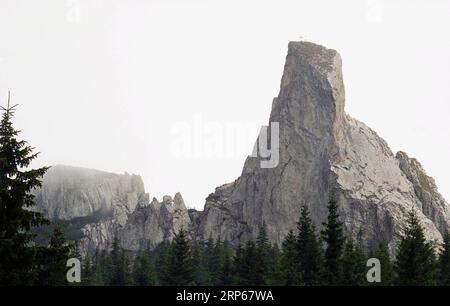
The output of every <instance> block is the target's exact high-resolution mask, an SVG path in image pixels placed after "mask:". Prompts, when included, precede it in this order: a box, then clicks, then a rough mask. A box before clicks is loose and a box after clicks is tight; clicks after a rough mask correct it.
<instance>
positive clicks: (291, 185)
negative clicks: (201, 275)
mask: <svg viewBox="0 0 450 306" xmlns="http://www.w3.org/2000/svg"><path fill="white" fill-rule="evenodd" d="M344 106H345V93H344V85H343V78H342V70H341V58H340V56H339V54H338V53H337V52H336V51H334V50H330V49H326V48H324V47H322V46H318V45H315V44H312V43H309V42H291V43H290V44H289V48H288V55H287V57H286V64H285V67H284V74H283V77H282V81H281V86H280V92H279V95H278V97H277V98H275V99H274V102H273V107H272V113H271V115H270V122H279V125H280V162H279V165H278V166H277V167H276V168H272V169H270V168H269V169H262V168H261V167H260V163H259V159H258V158H251V157H249V158H248V159H247V160H246V162H245V165H244V169H243V171H242V175H241V177H239V178H238V179H237V180H236V181H235V182H233V183H231V184H228V185H224V186H221V187H219V188H217V189H216V191H215V193H214V194H212V195H210V196H209V197H208V198H207V200H206V204H205V211H204V213H203V214H202V216H201V217H200V219H199V225H198V229H197V235H198V236H199V237H202V238H205V237H208V236H209V235H212V236H213V237H214V238H219V237H220V238H221V239H229V240H231V241H233V242H242V241H244V240H246V239H248V238H249V237H254V236H255V235H256V234H257V232H258V229H259V227H260V226H262V225H263V223H265V224H266V226H267V230H268V234H269V237H270V239H271V240H272V241H273V242H276V243H278V244H280V243H281V241H282V239H283V237H284V236H285V235H286V234H287V232H288V231H289V230H290V229H292V228H294V227H295V223H296V221H297V219H298V217H299V214H300V208H301V206H302V205H308V206H309V208H310V210H311V213H312V218H313V220H314V222H315V223H316V225H317V226H318V227H319V228H320V226H321V222H323V221H324V220H325V218H326V216H327V208H326V206H327V202H328V199H329V197H330V194H331V193H333V194H334V195H335V196H336V198H337V199H338V202H339V204H340V210H341V215H342V218H343V220H344V221H345V231H346V234H347V235H348V236H351V237H353V238H355V239H362V240H363V241H365V242H367V244H368V245H369V246H371V245H373V244H375V243H377V242H378V241H380V240H385V241H387V242H389V244H390V246H391V248H392V249H393V247H394V245H395V243H396V241H397V239H398V237H399V234H400V233H401V228H402V227H403V226H404V224H405V218H406V216H407V212H408V211H409V210H411V209H412V208H413V207H415V208H417V210H418V214H419V217H420V220H421V221H422V224H423V225H424V226H425V228H426V235H427V237H428V238H429V239H430V240H433V241H439V240H441V232H443V231H444V230H445V229H448V228H449V222H450V218H449V206H448V204H447V203H446V202H445V201H444V199H442V197H441V196H440V195H438V193H437V190H436V186H435V185H434V182H433V181H432V179H431V178H429V177H426V176H425V174H424V172H423V170H422V168H421V167H420V166H417V164H416V163H415V162H413V161H411V160H410V159H408V158H407V157H403V155H402V154H399V156H398V157H397V158H396V157H395V156H394V155H393V153H392V152H391V150H390V149H389V147H388V146H387V144H386V142H385V141H384V140H383V139H381V138H380V137H379V136H378V135H377V134H376V133H375V132H374V131H372V130H371V129H370V128H368V127H367V126H366V125H364V124H363V123H361V122H359V121H357V120H355V119H353V118H351V117H350V116H348V115H347V114H345V112H344ZM424 177H425V179H424Z"/></svg>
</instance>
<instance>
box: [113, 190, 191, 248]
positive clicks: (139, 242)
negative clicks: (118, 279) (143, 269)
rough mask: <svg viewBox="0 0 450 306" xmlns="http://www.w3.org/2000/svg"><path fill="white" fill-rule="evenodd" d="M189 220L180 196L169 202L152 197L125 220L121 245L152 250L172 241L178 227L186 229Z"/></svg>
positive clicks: (166, 197) (188, 226)
mask: <svg viewBox="0 0 450 306" xmlns="http://www.w3.org/2000/svg"><path fill="white" fill-rule="evenodd" d="M190 224H191V219H190V217H189V213H188V210H187V208H186V205H185V204H184V201H183V198H182V197H181V194H179V193H177V194H175V197H174V198H173V199H172V198H171V197H170V196H164V198H163V201H162V202H158V201H157V200H156V199H155V198H154V199H153V201H152V202H151V203H150V204H149V205H147V206H139V207H137V208H136V210H135V211H134V212H133V213H132V214H131V215H130V217H129V218H128V222H127V223H126V225H125V227H124V229H123V231H122V233H121V237H122V241H123V246H124V247H125V248H126V249H128V250H138V249H139V248H146V247H154V246H155V245H157V244H158V243H160V242H162V241H164V240H172V238H173V237H174V235H175V233H177V232H178V231H179V230H180V229H181V228H183V229H184V230H189V228H190Z"/></svg>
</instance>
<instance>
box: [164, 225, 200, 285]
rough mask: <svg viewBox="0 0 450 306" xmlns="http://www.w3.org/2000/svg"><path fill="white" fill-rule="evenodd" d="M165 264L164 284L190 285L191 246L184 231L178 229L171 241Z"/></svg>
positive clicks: (191, 277) (191, 270)
mask: <svg viewBox="0 0 450 306" xmlns="http://www.w3.org/2000/svg"><path fill="white" fill-rule="evenodd" d="M167 264H168V266H167V275H166V284H167V285H171V286H188V285H192V283H193V280H194V271H193V268H192V259H191V248H190V245H189V240H188V237H187V234H186V232H185V231H184V230H183V229H180V231H179V232H178V234H176V235H175V238H174V239H173V241H172V245H171V247H170V252H169V258H168V263H167Z"/></svg>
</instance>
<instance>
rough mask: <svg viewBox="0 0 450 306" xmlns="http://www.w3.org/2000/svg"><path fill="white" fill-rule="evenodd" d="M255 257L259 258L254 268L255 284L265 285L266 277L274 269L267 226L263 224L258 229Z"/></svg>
mask: <svg viewBox="0 0 450 306" xmlns="http://www.w3.org/2000/svg"><path fill="white" fill-rule="evenodd" d="M256 247H257V250H256V252H257V257H258V258H259V265H258V266H257V267H256V271H255V277H256V283H257V284H259V285H266V283H267V277H268V275H270V274H271V273H272V270H273V269H274V264H275V263H274V261H273V258H271V256H270V252H271V245H270V242H269V237H268V236H267V226H266V224H265V223H263V225H262V226H261V227H260V228H259V233H258V237H257V238H256Z"/></svg>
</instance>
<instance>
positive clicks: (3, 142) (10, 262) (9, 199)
mask: <svg viewBox="0 0 450 306" xmlns="http://www.w3.org/2000/svg"><path fill="white" fill-rule="evenodd" d="M1 110H2V118H1V121H0V286H4V285H65V284H67V282H66V272H67V267H66V262H67V259H69V258H71V257H79V258H81V256H79V254H78V252H77V248H76V247H75V245H74V244H73V243H72V242H68V241H67V240H66V238H65V237H64V234H63V232H62V231H61V229H60V228H59V226H58V225H54V229H53V234H52V236H51V238H50V240H49V242H48V243H46V244H45V245H39V244H37V243H35V234H33V231H32V228H33V227H39V226H42V225H48V224H50V221H49V220H48V219H46V218H45V217H44V216H43V215H42V214H40V213H38V212H35V211H33V206H34V205H35V203H34V196H33V195H32V194H31V190H32V189H33V188H38V187H40V186H41V181H40V179H41V177H42V176H43V175H44V173H45V172H46V171H47V169H48V168H47V167H42V168H38V169H32V170H27V168H28V166H29V165H30V163H31V162H32V161H33V160H34V159H36V157H37V156H38V153H34V152H33V151H34V148H32V147H30V146H28V145H27V143H26V142H25V141H23V140H19V139H18V134H19V131H17V130H15V129H14V128H13V126H12V117H13V115H14V111H15V106H10V105H9V99H8V106H7V107H6V108H4V107H1ZM394 253H395V254H397V255H396V257H395V259H392V258H391V257H390V252H389V250H388V247H387V245H386V244H385V243H380V244H379V246H378V247H377V248H376V249H375V250H367V249H366V248H364V247H363V245H362V244H361V243H360V242H355V241H353V240H351V239H348V238H345V237H344V233H343V224H342V221H341V220H340V218H339V214H338V206H337V203H336V201H335V200H334V199H331V200H330V202H329V205H328V217H327V220H326V222H325V223H324V224H323V230H322V231H321V232H320V233H319V232H318V231H317V230H316V228H315V227H314V224H313V222H312V220H311V218H310V215H309V211H308V208H307V206H304V207H303V208H302V210H301V215H300V217H299V221H298V223H297V230H296V231H295V232H294V231H290V232H289V233H288V234H287V236H286V237H285V239H284V241H283V243H282V245H281V246H277V245H272V244H271V243H270V242H269V239H268V236H267V231H266V227H265V226H262V227H261V228H260V230H259V234H258V236H257V238H256V239H254V240H253V239H250V240H248V241H247V242H246V243H245V244H244V245H238V246H237V247H235V248H233V247H232V246H231V245H230V243H229V242H228V241H220V240H219V241H214V240H213V239H212V238H210V239H208V240H207V241H205V242H203V241H192V240H191V239H189V237H188V233H186V232H185V231H184V230H183V229H181V230H180V231H179V232H178V233H177V234H176V235H175V237H174V239H173V240H172V241H171V242H168V241H164V242H162V243H160V244H159V245H157V246H156V247H155V248H153V249H143V250H139V251H138V252H137V254H131V253H129V252H127V251H126V250H124V249H122V248H121V247H120V242H119V240H118V239H117V238H115V239H114V242H113V243H112V247H111V249H110V250H102V251H98V252H96V254H95V255H94V256H92V257H89V256H88V257H85V258H84V259H83V264H82V273H81V276H82V284H84V285H142V286H145V285H174V286H181V285H212V286H217V285H250V286H264V285H281V286H302V285H303V286H317V285H348V286H357V285H367V284H368V283H367V281H366V272H367V270H366V260H367V259H368V258H370V257H374V258H378V259H379V260H380V263H381V283H379V284H381V285H450V238H449V235H448V234H446V235H445V238H444V243H443V245H442V246H441V247H440V250H439V251H436V248H434V247H433V246H432V245H431V244H430V243H429V242H427V241H426V239H425V236H424V231H423V228H422V227H421V224H420V222H419V219H418V217H417V215H416V214H415V212H414V210H412V211H411V212H410V214H409V217H408V222H407V225H406V227H405V228H404V231H403V235H402V236H401V238H400V243H399V244H398V247H397V249H396V250H395V252H394Z"/></svg>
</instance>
